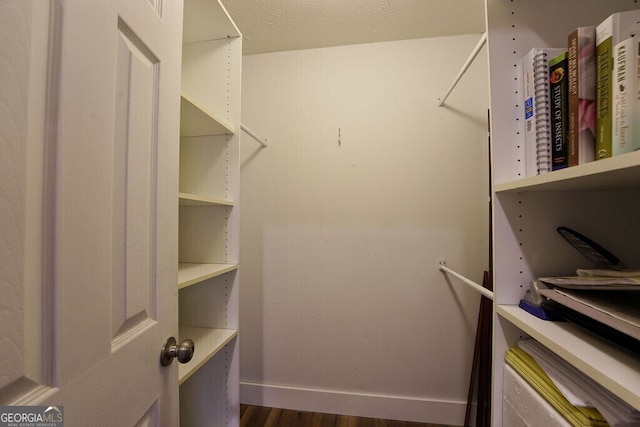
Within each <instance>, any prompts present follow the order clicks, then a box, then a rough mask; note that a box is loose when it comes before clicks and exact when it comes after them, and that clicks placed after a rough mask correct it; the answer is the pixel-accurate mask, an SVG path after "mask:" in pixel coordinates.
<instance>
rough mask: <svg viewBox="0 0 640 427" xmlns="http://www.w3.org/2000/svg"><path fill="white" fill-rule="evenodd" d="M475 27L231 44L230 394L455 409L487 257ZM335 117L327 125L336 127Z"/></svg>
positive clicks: (460, 414)
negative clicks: (235, 296) (258, 139)
mask: <svg viewBox="0 0 640 427" xmlns="http://www.w3.org/2000/svg"><path fill="white" fill-rule="evenodd" d="M479 38H480V36H479V35H468V36H456V37H446V38H437V39H420V40H409V41H401V42H389V43H375V44H365V45H356V46H343V47H336V48H327V49H314V50H305V51H293V52H281V53H271V54H261V55H251V56H245V57H244V58H243V89H242V90H243V98H242V103H243V113H242V121H243V123H244V124H245V125H247V126H248V127H249V128H251V129H252V130H254V131H255V132H257V133H259V134H261V135H262V136H264V137H266V138H267V140H268V142H269V144H270V145H269V147H268V148H265V149H261V148H260V146H259V145H258V144H257V143H255V141H253V140H252V139H250V138H249V137H248V136H247V135H244V134H243V135H242V144H241V146H242V148H241V188H242V190H241V205H240V206H241V256H240V271H241V303H240V305H241V309H240V311H241V318H240V328H241V335H240V343H241V368H240V375H241V400H242V401H243V402H245V403H252V404H261V405H266V406H275V407H288V408H294V409H301V410H315V411H323V412H331V413H345V414H355V415H364V416H372V417H382V418H397V419H406V420H415V421H424V422H439V423H449V424H454V423H459V424H461V423H462V421H463V419H464V406H465V404H466V396H467V388H468V378H469V374H470V369H471V366H470V365H471V357H472V354H473V341H474V337H475V328H476V318H477V313H478V307H479V297H478V295H476V294H475V293H474V292H473V291H470V290H467V289H466V288H464V287H463V286H464V285H460V284H459V282H456V281H455V279H453V281H452V282H451V286H450V285H449V284H447V281H446V280H445V278H444V276H443V274H442V273H441V272H439V271H438V270H437V263H438V258H440V257H445V258H446V260H447V264H448V266H449V267H451V268H453V269H455V270H457V271H459V272H460V273H462V274H464V275H466V276H468V277H470V278H472V279H474V280H476V281H478V282H480V283H481V282H482V274H483V271H484V270H486V269H487V266H488V203H487V200H488V166H487V162H488V160H487V159H488V154H487V138H486V116H487V107H488V83H487V70H486V59H485V52H484V50H483V51H482V52H481V54H480V55H479V56H478V58H477V59H476V61H475V62H474V63H473V64H472V66H471V67H470V69H469V71H468V72H467V74H465V76H464V77H463V79H462V80H461V82H460V84H459V85H458V87H457V88H456V89H455V91H454V92H453V93H452V95H451V96H450V98H449V100H448V102H447V104H448V106H447V107H445V108H439V107H437V103H436V99H437V98H438V97H439V96H442V95H443V94H444V92H445V91H446V89H447V88H448V86H449V85H450V83H451V82H452V81H453V78H454V76H455V75H456V74H457V72H458V71H459V69H460V67H461V65H462V64H463V62H464V61H465V59H466V58H467V56H468V55H469V53H470V52H471V50H472V49H473V47H474V46H475V45H476V42H477V41H478V40H479ZM339 134H340V137H339V136H338V135H339Z"/></svg>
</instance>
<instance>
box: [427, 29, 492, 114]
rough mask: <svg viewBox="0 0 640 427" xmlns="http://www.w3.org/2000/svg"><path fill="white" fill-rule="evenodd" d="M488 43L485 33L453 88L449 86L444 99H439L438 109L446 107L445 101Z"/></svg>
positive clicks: (454, 82) (452, 85)
mask: <svg viewBox="0 0 640 427" xmlns="http://www.w3.org/2000/svg"><path fill="white" fill-rule="evenodd" d="M486 42H487V33H486V32H485V33H483V34H482V37H480V41H479V42H478V44H477V45H476V47H475V48H473V51H472V52H471V55H469V58H467V61H466V62H465V63H464V65H462V68H461V69H460V72H459V73H458V75H457V76H456V78H455V80H454V81H453V83H451V86H449V89H448V90H447V93H446V94H445V95H444V96H443V97H442V98H438V107H442V106H443V105H444V101H446V100H447V98H448V97H449V95H450V94H451V92H452V91H453V88H455V87H456V85H457V84H458V82H459V81H460V79H461V78H462V76H463V75H464V73H466V72H467V69H468V68H469V65H471V63H472V62H473V60H474V59H476V56H478V53H479V52H480V49H482V46H484V44H485V43H486Z"/></svg>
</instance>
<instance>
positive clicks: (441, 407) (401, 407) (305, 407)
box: [240, 382, 466, 425]
mask: <svg viewBox="0 0 640 427" xmlns="http://www.w3.org/2000/svg"><path fill="white" fill-rule="evenodd" d="M240 402H242V403H244V404H247V405H257V406H266V407H270V408H282V409H296V410H299V411H311V412H322V413H327V414H339V415H353V416H358V417H370V418H380V419H389V420H402V421H415V422H423V423H434V424H448V425H462V424H463V423H464V414H465V407H466V402H454V401H443V400H434V399H426V398H421V397H406V396H388V395H377V394H362V393H351V392H340V391H332V390H321V389H311V388H301V387H291V386H281V385H270V384H258V383H250V382H240Z"/></svg>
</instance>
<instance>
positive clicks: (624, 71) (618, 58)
mask: <svg viewBox="0 0 640 427" xmlns="http://www.w3.org/2000/svg"><path fill="white" fill-rule="evenodd" d="M639 43H640V36H638V37H631V38H628V39H626V40H623V41H622V42H620V43H618V44H617V45H615V46H614V49H613V50H614V62H613V78H614V84H613V96H612V98H613V125H612V126H613V135H612V141H611V155H612V156H617V155H618V154H624V153H629V152H631V151H635V150H637V149H639V148H640V123H638V121H640V99H639V98H640V96H639V91H640V83H639V81H638V80H639V79H640V74H639V73H640V63H639V62H638V61H639V60H640V52H639V46H638V45H639Z"/></svg>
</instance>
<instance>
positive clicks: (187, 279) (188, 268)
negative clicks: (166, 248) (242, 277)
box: [178, 262, 238, 289]
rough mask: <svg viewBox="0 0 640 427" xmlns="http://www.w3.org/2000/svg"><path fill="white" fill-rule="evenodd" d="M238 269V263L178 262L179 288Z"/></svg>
mask: <svg viewBox="0 0 640 427" xmlns="http://www.w3.org/2000/svg"><path fill="white" fill-rule="evenodd" d="M237 269H238V264H200V263H193V262H181V263H179V264H178V289H182V288H186V287H187V286H191V285H195V284H196V283H200V282H203V281H205V280H207V279H211V278H212V277H216V276H220V275H222V274H224V273H228V272H230V271H233V270H237Z"/></svg>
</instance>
